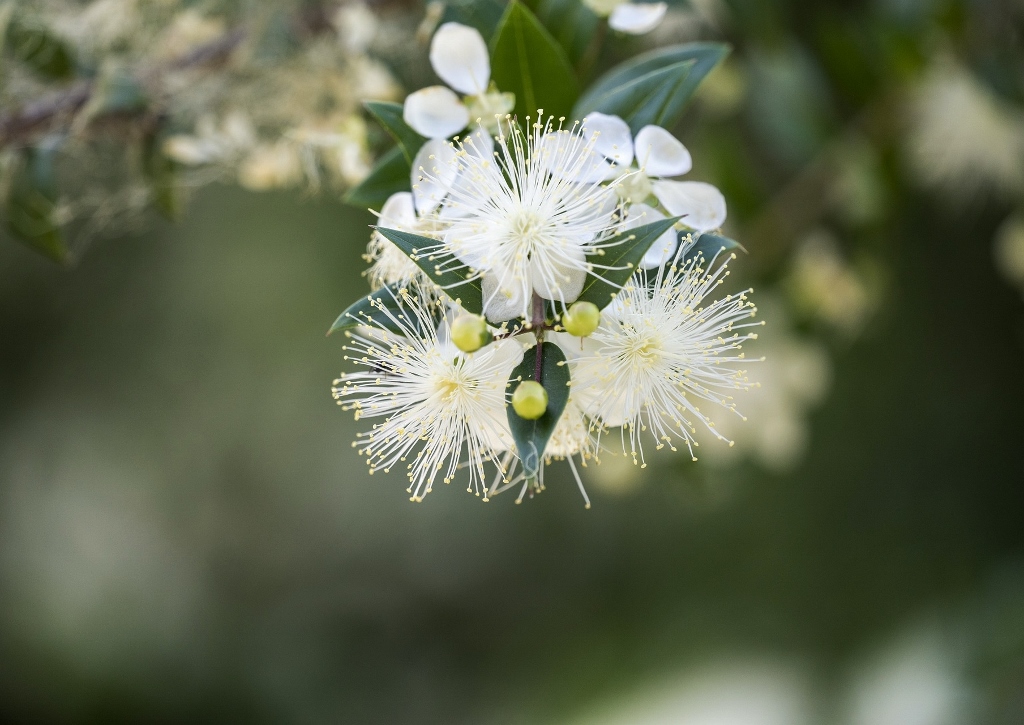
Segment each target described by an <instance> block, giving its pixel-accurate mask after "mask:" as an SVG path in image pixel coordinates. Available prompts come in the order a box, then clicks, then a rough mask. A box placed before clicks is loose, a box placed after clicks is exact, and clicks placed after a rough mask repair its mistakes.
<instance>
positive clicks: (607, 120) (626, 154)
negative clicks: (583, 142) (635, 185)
mask: <svg viewBox="0 0 1024 725" xmlns="http://www.w3.org/2000/svg"><path fill="white" fill-rule="evenodd" d="M583 133H584V135H585V136H586V137H587V138H589V137H590V135H591V134H594V133H597V134H599V135H598V136H597V138H596V139H595V140H594V150H595V151H597V153H599V154H601V155H602V156H604V157H605V158H608V159H611V160H612V161H614V162H615V163H616V164H618V165H620V166H629V165H630V164H631V163H633V133H632V132H631V131H630V130H629V124H628V123H626V122H625V121H623V120H622V119H621V118H619V117H618V116H609V115H607V114H604V113H599V112H597V111H594V112H593V113H591V114H589V115H588V116H587V117H586V118H584V119H583Z"/></svg>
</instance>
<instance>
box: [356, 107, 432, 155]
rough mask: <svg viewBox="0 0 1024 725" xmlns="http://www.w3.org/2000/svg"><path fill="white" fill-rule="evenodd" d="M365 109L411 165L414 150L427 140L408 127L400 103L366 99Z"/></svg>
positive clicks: (417, 149) (414, 153)
mask: <svg viewBox="0 0 1024 725" xmlns="http://www.w3.org/2000/svg"><path fill="white" fill-rule="evenodd" d="M363 105H364V106H366V110H367V111H369V112H370V114H371V115H372V116H373V117H374V118H376V119H377V121H378V122H379V123H380V125H381V126H383V127H384V130H385V131H387V132H388V133H389V134H390V135H391V137H392V138H393V139H395V142H396V143H397V144H398V147H399V148H400V149H402V153H403V155H404V156H405V158H406V160H407V161H408V162H409V167H410V168H411V167H412V162H413V159H415V158H416V152H417V151H419V150H420V147H421V146H423V144H425V143H426V142H427V139H425V138H424V137H423V136H420V135H419V134H418V133H416V132H415V131H413V130H412V129H411V128H409V125H408V124H407V123H406V122H405V120H404V119H403V118H402V105H401V104H399V103H384V102H383V101H366V102H364V103H363Z"/></svg>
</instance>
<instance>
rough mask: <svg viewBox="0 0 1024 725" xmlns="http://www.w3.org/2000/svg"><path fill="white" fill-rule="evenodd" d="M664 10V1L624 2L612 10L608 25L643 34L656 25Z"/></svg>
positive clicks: (665, 6) (625, 31) (665, 8)
mask: <svg viewBox="0 0 1024 725" xmlns="http://www.w3.org/2000/svg"><path fill="white" fill-rule="evenodd" d="M666 10H668V5H667V4H665V3H642V4H636V5H634V4H633V3H625V4H623V5H619V6H618V7H617V8H615V9H614V10H612V14H611V17H609V18H608V25H609V26H610V27H611V28H612V29H613V30H618V31H619V32H622V33H630V34H631V35H643V34H644V33H649V32H650V31H652V30H654V29H655V28H656V27H658V23H660V22H661V19H662V18H663V17H665V11H666Z"/></svg>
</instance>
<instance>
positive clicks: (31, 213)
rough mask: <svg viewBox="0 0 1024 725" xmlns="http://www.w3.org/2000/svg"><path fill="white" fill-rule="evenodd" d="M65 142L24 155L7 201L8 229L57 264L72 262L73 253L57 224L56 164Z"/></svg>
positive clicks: (50, 142) (45, 145)
mask: <svg viewBox="0 0 1024 725" xmlns="http://www.w3.org/2000/svg"><path fill="white" fill-rule="evenodd" d="M61 141H62V139H52V138H51V139H49V140H48V141H45V142H44V143H42V144H40V145H39V146H37V147H35V148H30V149H27V150H26V151H25V152H24V153H23V158H22V163H21V164H20V167H19V168H18V170H17V171H16V172H15V175H14V178H13V179H12V180H11V186H10V189H9V191H8V195H7V199H6V200H5V204H4V206H5V211H6V217H7V228H8V229H9V230H10V232H11V233H12V234H13V235H14V236H16V237H17V238H18V239H20V240H21V241H23V242H25V244H27V245H28V246H30V247H32V248H33V249H35V250H36V251H37V252H41V253H42V254H44V255H46V256H47V257H49V258H50V259H52V260H53V261H55V262H59V263H61V264H65V263H67V262H68V261H69V260H70V250H69V249H68V246H67V244H66V243H65V240H64V235H63V234H62V233H61V229H60V225H59V224H58V223H57V221H56V208H57V180H56V175H55V173H54V161H55V158H56V155H57V150H58V148H59V146H60V143H61Z"/></svg>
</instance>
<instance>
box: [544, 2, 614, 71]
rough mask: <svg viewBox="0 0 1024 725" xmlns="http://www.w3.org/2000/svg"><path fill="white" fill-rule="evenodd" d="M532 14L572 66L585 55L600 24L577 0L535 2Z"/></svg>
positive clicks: (599, 20) (592, 12)
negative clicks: (556, 43)
mask: <svg viewBox="0 0 1024 725" xmlns="http://www.w3.org/2000/svg"><path fill="white" fill-rule="evenodd" d="M534 12H535V13H536V15H537V19H538V20H540V21H541V23H543V24H544V27H545V28H547V29H548V31H550V33H551V36H552V37H553V38H554V39H555V40H556V41H558V44H559V45H561V46H562V48H563V49H564V50H565V54H566V56H567V57H568V58H569V60H570V62H572V63H578V62H579V61H580V60H581V59H582V58H583V56H584V55H586V53H587V50H588V49H589V48H590V46H591V43H592V42H594V38H595V33H596V32H597V26H598V25H600V23H601V19H600V18H598V17H597V15H595V14H594V11H593V10H591V9H590V8H588V7H587V6H586V5H584V4H583V3H582V2H580V1H579V0H537V2H536V7H535V9H534Z"/></svg>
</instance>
